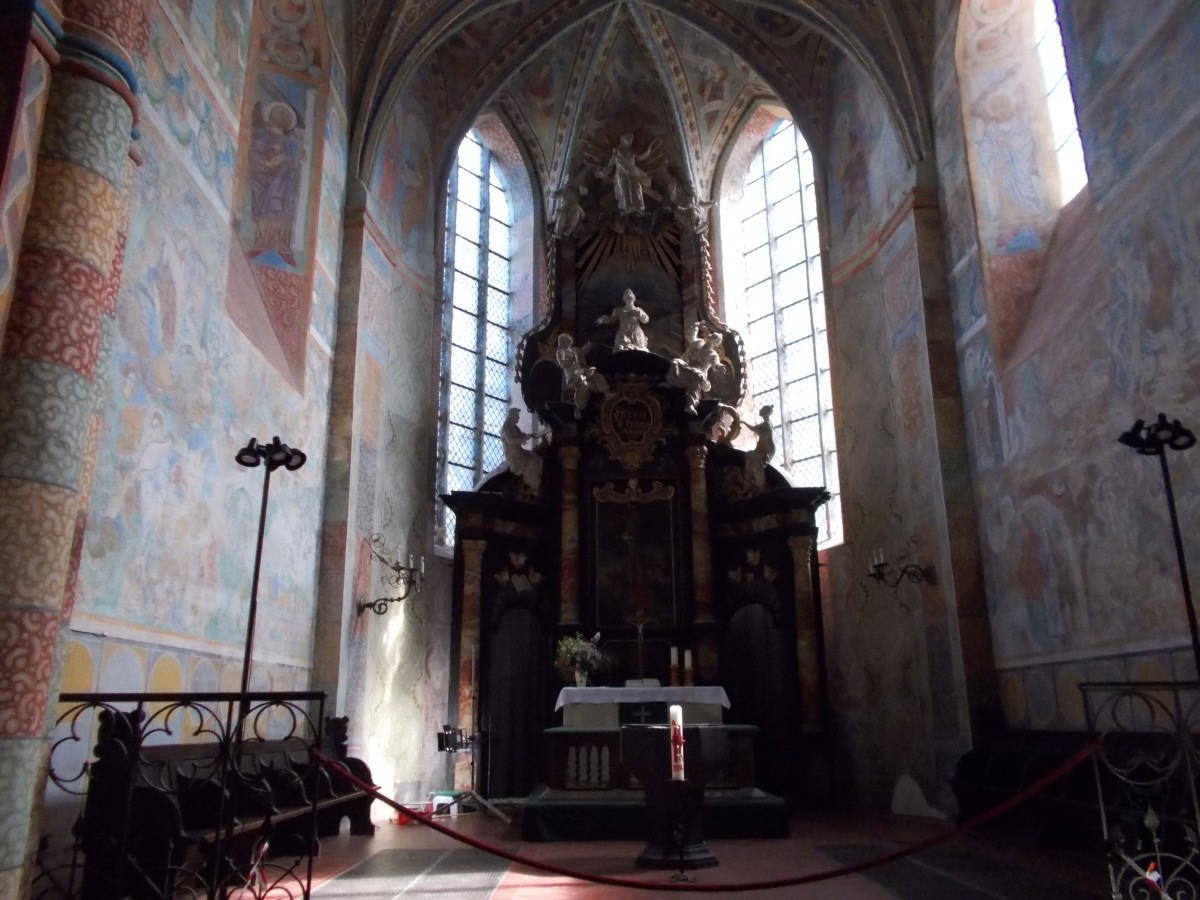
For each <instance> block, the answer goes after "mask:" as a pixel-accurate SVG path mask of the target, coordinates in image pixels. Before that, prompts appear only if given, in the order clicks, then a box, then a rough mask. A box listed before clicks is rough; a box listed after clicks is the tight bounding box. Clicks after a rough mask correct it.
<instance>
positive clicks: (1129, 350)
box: [0, 0, 1200, 897]
mask: <svg viewBox="0 0 1200 900" xmlns="http://www.w3.org/2000/svg"><path fill="white" fill-rule="evenodd" d="M0 23H3V27H2V28H0V42H2V43H3V44H4V46H5V47H6V48H7V51H8V52H6V53H4V54H3V55H2V56H0V84H2V85H3V91H2V92H0V96H3V97H4V98H5V101H6V102H4V103H0V136H2V137H3V142H4V143H3V150H4V153H5V162H4V170H3V179H2V181H0V201H2V202H3V210H2V215H3V224H2V226H0V227H2V229H3V231H2V234H3V243H2V245H0V521H2V522H3V528H2V529H0V530H2V531H3V535H4V538H3V540H2V541H0V823H2V827H0V897H19V896H28V895H29V893H28V892H29V882H30V879H31V878H32V877H33V873H34V872H35V869H37V862H36V860H37V858H38V856H39V853H46V852H49V851H48V850H47V848H49V849H50V850H54V849H55V848H65V847H67V846H68V845H70V844H71V842H72V840H73V838H72V834H71V828H70V823H71V816H72V815H75V814H77V813H76V812H72V810H77V807H76V806H72V802H73V801H71V800H70V799H68V795H69V794H70V791H64V789H63V786H62V784H60V783H59V778H58V776H61V775H62V773H63V769H62V768H61V766H58V765H57V764H56V763H55V761H54V759H53V758H52V757H53V755H54V752H55V750H56V749H57V748H59V747H60V746H61V745H62V742H63V740H64V739H65V738H66V736H67V732H69V731H71V728H70V727H68V726H67V725H66V724H64V719H63V718H62V716H63V713H64V710H65V709H66V707H67V704H66V702H65V701H63V700H61V699H60V697H61V696H62V695H73V696H78V695H87V694H108V695H130V696H132V695H152V696H156V697H158V699H157V700H154V701H152V702H151V705H150V706H149V707H147V708H148V709H149V710H151V711H152V710H154V709H156V708H159V707H155V706H153V703H158V704H160V707H161V705H162V704H163V703H167V701H166V700H165V699H164V698H163V697H161V696H159V695H166V694H185V693H190V694H220V693H222V692H226V693H232V692H240V693H241V694H243V695H245V694H246V693H247V692H248V691H249V692H252V693H253V692H259V693H262V694H264V695H265V694H280V695H282V694H288V695H304V696H309V697H311V696H314V695H316V694H317V693H319V694H322V695H323V701H322V706H321V710H322V713H323V715H324V716H329V717H338V719H339V721H340V722H341V727H342V728H344V734H343V735H342V736H341V738H342V743H341V747H342V750H343V751H344V753H343V755H345V754H348V755H349V757H352V758H354V759H355V760H358V761H361V763H362V764H364V765H365V766H366V767H368V768H366V769H364V770H363V771H365V772H367V774H368V775H369V780H370V781H371V782H372V783H373V784H375V785H378V786H379V789H380V792H381V793H382V794H383V795H385V796H386V797H388V798H391V799H392V800H395V801H398V802H399V803H402V804H409V803H418V802H421V803H423V802H424V800H425V798H427V797H428V796H429V795H430V794H431V793H433V792H437V791H445V790H457V791H466V792H468V793H470V794H473V795H475V796H478V797H480V798H481V799H483V800H486V801H488V802H489V803H495V804H498V805H499V807H500V808H502V809H504V810H506V811H508V812H509V813H510V814H513V815H515V816H520V815H521V814H522V813H523V812H524V813H525V815H526V817H527V818H526V822H525V825H526V827H527V831H526V837H529V830H528V829H529V828H530V827H532V826H531V825H530V823H531V822H534V821H535V816H536V815H542V816H543V818H541V819H536V821H537V822H538V823H539V824H538V825H537V827H538V828H542V829H545V831H546V832H547V833H549V832H553V831H555V830H556V829H558V828H568V829H569V828H570V827H571V825H570V822H571V819H570V817H569V816H567V817H559V818H556V817H555V814H554V813H553V812H545V811H543V812H542V813H535V810H536V809H538V806H537V803H536V802H535V800H534V798H537V797H545V796H547V794H546V792H547V791H549V792H550V793H551V794H554V796H555V797H557V798H560V799H561V797H562V796H565V795H571V796H573V797H575V798H576V799H578V798H581V797H584V796H585V795H586V796H591V795H593V794H598V793H602V792H603V790H617V791H620V790H626V791H628V790H636V791H640V786H641V783H642V782H641V779H640V778H639V777H638V776H636V775H631V774H630V771H631V770H630V769H629V768H628V767H626V766H625V764H624V762H625V761H624V759H623V758H622V753H623V750H622V746H623V745H622V743H621V741H622V740H624V739H623V738H621V737H620V735H621V734H622V733H623V732H624V731H625V729H624V728H623V727H622V726H626V725H630V724H631V723H636V722H641V724H646V723H647V721H648V718H649V719H653V720H654V721H655V722H658V723H660V724H662V725H664V726H665V723H666V722H667V718H666V715H667V714H666V706H665V704H664V703H661V702H659V701H662V700H663V699H664V698H666V699H668V700H669V701H670V702H672V703H674V702H676V700H675V699H672V698H675V697H690V698H693V700H694V699H695V698H699V697H704V698H708V699H705V700H704V701H703V702H704V704H709V705H711V706H712V707H713V708H714V709H715V713H714V712H713V711H712V710H710V709H709V707H708V706H703V708H701V705H697V706H696V711H697V714H698V715H700V716H701V719H700V721H704V722H709V723H711V724H712V725H714V726H715V727H714V728H713V729H712V730H711V731H709V732H705V734H710V735H715V736H716V737H714V738H712V739H711V740H712V741H713V742H715V743H713V744H712V746H714V747H717V749H715V750H713V751H712V752H713V753H718V751H719V753H723V754H725V755H724V756H721V757H720V759H721V760H723V761H718V762H714V760H715V759H717V757H715V756H713V757H710V756H708V755H705V756H704V765H705V766H706V768H705V776H704V777H705V778H706V779H708V780H709V787H710V788H711V789H712V790H710V800H711V798H712V797H714V796H716V795H717V794H718V793H719V792H720V790H721V789H723V788H722V786H723V787H724V788H728V789H729V790H731V791H733V790H735V789H736V790H750V789H753V790H755V791H757V794H756V796H764V797H767V798H770V799H772V800H773V801H777V803H778V806H777V807H774V806H772V807H770V808H761V809H750V808H746V809H743V808H742V807H738V808H737V809H736V810H734V809H733V808H732V807H731V808H730V810H731V811H730V812H728V814H727V815H726V816H725V817H724V819H723V821H725V822H726V823H727V824H728V823H734V822H741V821H743V819H744V820H745V822H754V823H761V822H762V821H764V820H766V819H767V818H769V817H770V816H772V815H774V814H775V812H777V810H778V809H783V810H785V812H784V816H785V819H786V816H787V812H786V811H788V810H791V811H794V810H797V809H806V808H810V809H818V808H819V809H831V808H835V809H847V808H849V809H856V810H861V811H866V812H870V813H872V814H874V813H903V814H906V815H915V816H917V817H923V818H925V819H928V820H930V821H932V822H953V821H955V820H957V819H959V818H961V817H962V816H963V815H964V814H965V813H966V812H969V811H970V810H972V809H976V806H973V805H972V804H976V803H977V801H978V799H979V798H978V797H977V796H974V797H973V796H971V795H969V794H966V793H964V791H963V788H962V785H963V779H964V778H965V777H966V776H964V772H965V771H967V770H966V769H965V768H964V765H966V763H964V761H968V762H970V761H974V764H975V766H976V768H977V769H981V768H987V765H988V762H987V761H988V760H994V759H997V758H999V757H1000V756H1001V755H1005V754H1007V756H1006V757H1005V758H1007V759H1010V760H1011V759H1013V758H1015V757H1014V754H1015V755H1016V756H1020V755H1021V754H1025V756H1024V757H1023V758H1026V759H1028V758H1032V756H1033V755H1034V754H1035V753H1044V752H1046V751H1047V748H1050V749H1051V750H1056V749H1057V750H1061V749H1062V748H1066V747H1076V746H1078V745H1079V744H1080V743H1082V742H1083V741H1084V740H1085V739H1086V737H1087V735H1088V734H1089V733H1090V732H1091V731H1093V730H1094V727H1095V726H1096V722H1097V719H1096V717H1095V716H1094V714H1093V713H1094V710H1093V709H1092V708H1091V707H1090V705H1089V702H1090V701H1089V699H1088V698H1089V696H1091V695H1089V693H1088V688H1087V687H1086V686H1087V685H1096V684H1104V685H1127V684H1155V685H1158V688H1157V689H1158V690H1160V691H1167V692H1170V691H1171V690H1177V689H1178V688H1179V686H1181V685H1187V684H1189V683H1194V682H1195V681H1196V680H1197V676H1198V672H1197V661H1198V660H1200V641H1198V640H1197V625H1196V620H1195V612H1194V609H1193V607H1192V601H1191V594H1190V585H1189V582H1188V575H1187V571H1188V564H1189V563H1190V567H1191V569H1192V570H1193V571H1200V555H1198V554H1200V549H1197V548H1198V547H1200V536H1198V535H1197V534H1196V529H1195V527H1194V526H1195V525H1196V523H1198V522H1200V463H1198V460H1200V452H1196V451H1193V452H1187V451H1189V450H1191V449H1192V446H1193V445H1194V443H1195V438H1194V435H1193V433H1192V431H1191V429H1195V428H1197V427H1200V302H1198V300H1197V298H1198V297H1200V179H1198V180H1196V181H1193V180H1191V178H1192V177H1193V176H1195V175H1196V174H1197V162H1196V160H1198V159H1200V127H1197V126H1198V124H1200V5H1198V4H1196V3H1193V2H1190V0H1147V2H1143V3H1136V4H1131V3H1119V4H1118V3H1096V2H1088V0H1057V2H1053V0H906V2H892V0H447V2H440V3H432V2H426V0H404V2H383V0H257V2H256V0H13V2H10V3H7V4H4V10H3V11H2V12H0ZM1189 173H1190V174H1189ZM285 294H286V295H287V296H284V295H285ZM1189 297H1190V298H1192V299H1190V300H1189V299H1188V298H1189ZM1147 422H1149V423H1150V424H1149V425H1147V424H1146V423H1147ZM260 464H261V465H260ZM593 634H596V635H598V638H596V639H595V640H591V641H589V640H588V639H589V638H591V636H592V635H593ZM576 635H579V636H580V637H581V639H582V642H583V643H585V644H589V645H590V646H591V650H588V649H587V647H586V646H585V647H584V649H583V650H581V651H579V652H581V653H584V654H585V655H587V654H590V655H589V656H588V659H587V662H586V663H584V662H580V661H577V660H576V659H575V658H574V657H564V656H563V655H562V653H561V652H559V648H560V647H561V646H562V645H561V644H560V641H561V639H563V638H571V637H574V636H576ZM585 672H586V677H587V685H586V686H585V683H584V674H585ZM577 679H578V680H577ZM625 685H630V687H631V688H632V687H636V686H639V685H641V686H644V687H645V688H646V689H647V690H651V692H652V693H653V690H654V689H664V690H660V691H659V693H657V694H654V695H653V698H652V701H648V702H645V703H643V704H642V705H640V706H638V707H637V708H636V709H632V708H631V709H626V706H627V705H628V704H625V703H622V704H620V707H619V709H618V705H617V704H616V703H615V702H614V703H613V704H612V706H613V709H612V710H610V711H605V710H602V709H601V708H600V707H599V706H597V707H594V708H593V707H588V708H587V709H584V708H583V707H582V706H572V705H571V703H572V701H571V700H570V698H571V697H575V698H580V697H584V696H585V694H584V693H574V694H572V693H571V692H572V691H576V692H579V691H583V692H586V691H588V690H592V689H596V690H600V689H602V688H617V687H623V686H625ZM1081 685H1082V686H1084V687H1082V688H1081ZM1171 686H1174V687H1171ZM564 689H565V693H564ZM671 691H691V692H693V693H682V694H675V693H671ZM713 691H718V693H717V694H713V693H712V692H713ZM597 696H599V695H597ZM605 696H610V695H605ZM713 696H717V697H719V698H721V699H720V700H719V701H717V702H715V703H713V702H712V701H711V698H712V697H713ZM563 697H567V698H568V700H567V705H566V706H565V708H564V709H561V710H560V709H558V708H556V702H558V703H559V705H562V700H563ZM578 702H579V703H589V702H592V701H583V700H580V701H578ZM684 702H687V701H686V700H685V701H684ZM1169 705H1170V704H1169V703H1168V704H1167V706H1169ZM1185 705H1186V704H1185ZM242 708H243V711H244V710H245V705H244V704H243V707H242ZM230 709H231V710H232V709H233V706H232V704H231V705H230ZM1191 709H1193V708H1189V712H1188V714H1189V715H1190V714H1192V713H1191ZM607 712H611V713H612V719H611V720H609V719H605V720H604V722H603V723H602V724H600V725H597V724H596V723H597V721H599V720H596V719H592V718H588V716H589V715H592V714H595V715H601V714H604V715H607ZM692 712H693V710H692V709H691V708H689V709H688V715H689V716H690V715H691V714H692ZM1109 715H1111V716H1114V717H1115V715H1116V714H1115V713H1112V712H1111V711H1110V713H1109ZM151 716H152V717H153V712H151ZM705 716H711V717H710V718H704V717H705ZM573 717H574V718H573ZM97 721H100V720H97ZM694 721H695V720H691V721H685V726H687V725H693V724H694ZM1141 722H1142V725H1145V721H1144V720H1141ZM109 724H111V723H109ZM97 727H100V728H104V727H108V725H106V724H105V723H104V722H103V721H101V723H100V725H99V726H98V725H97V724H96V721H93V720H92V719H87V720H86V728H87V729H91V730H88V731H86V733H85V734H84V735H83V736H82V738H80V737H79V736H77V735H76V736H75V739H76V740H82V741H83V742H84V743H85V744H86V743H94V742H95V741H96V731H95V729H96V728H97ZM200 730H201V729H196V732H195V733H193V734H190V735H189V734H181V735H180V736H178V741H180V742H182V743H184V744H186V743H188V742H189V741H194V740H198V738H197V737H196V735H197V734H198V733H199V731H200ZM698 733H699V732H697V734H698ZM448 735H453V741H454V743H455V746H454V747H452V748H449V749H454V750H457V751H458V752H446V750H447V749H448V748H447V747H446V742H447V741H448V740H451V738H449V737H448ZM689 735H690V733H689ZM160 737H161V736H160ZM173 739H175V738H174V737H173ZM708 740H709V738H705V739H704V740H701V739H700V738H698V737H697V738H695V739H692V738H691V737H690V736H689V738H688V744H687V746H688V747H689V749H688V753H689V754H692V753H694V754H696V759H697V760H699V759H700V754H701V753H702V752H703V753H705V754H708V752H709V750H708V749H705V748H708V747H709V746H710V745H709V744H705V742H704V741H708ZM693 744H694V747H693ZM717 745H719V746H717ZM97 746H99V745H97ZM665 746H666V745H665V744H664V747H665ZM625 750H626V751H628V747H625ZM681 752H682V751H681ZM664 753H665V751H664ZM80 759H81V760H82V759H86V751H85V753H84V756H83V757H81V758H80ZM688 761H689V765H690V764H691V761H692V757H691V756H689V757H688ZM631 765H632V764H631ZM664 765H665V763H664ZM94 771H99V769H96V770H94ZM548 785H549V787H547V786H548ZM647 789H648V788H647ZM572 791H574V792H575V793H574V794H572ZM554 792H557V793H556V794H555V793H554ZM88 802H89V803H90V802H92V800H91V798H89V801H88ZM97 802H98V801H97ZM705 802H708V801H705ZM555 808H557V807H555ZM374 810H375V815H376V816H377V817H378V816H387V815H389V814H392V811H391V810H389V809H387V808H386V807H385V806H383V804H382V803H379V802H376V804H375V807H374ZM764 810H765V811H764ZM976 811H977V809H976ZM352 821H353V819H352ZM706 821H707V820H706ZM564 823H566V824H564ZM1197 824H1198V825H1200V823H1197ZM614 827H618V826H614ZM729 827H734V826H733V825H729ZM746 827H747V828H751V827H752V826H750V825H747V826H746ZM753 827H758V826H757V825H756V826H753ZM782 827H783V828H784V830H786V827H787V825H786V821H785V822H784V825H783V826H782ZM543 836H544V837H545V836H546V835H543ZM758 836H760V837H761V836H762V835H761V834H760V835H758ZM550 839H553V838H550ZM64 852H65V850H64ZM93 855H95V854H93ZM1137 858H1140V857H1137ZM1139 871H1140V872H1141V874H1142V875H1143V876H1144V875H1145V869H1144V863H1143V869H1142V870H1139ZM1194 874H1195V875H1196V876H1197V877H1198V878H1200V872H1196V873H1194Z"/></svg>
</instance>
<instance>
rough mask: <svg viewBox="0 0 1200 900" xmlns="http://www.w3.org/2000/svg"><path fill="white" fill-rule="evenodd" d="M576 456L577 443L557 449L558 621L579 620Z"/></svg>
mask: <svg viewBox="0 0 1200 900" xmlns="http://www.w3.org/2000/svg"><path fill="white" fill-rule="evenodd" d="M579 456H580V451H579V448H578V447H571V446H568V445H564V446H562V447H560V448H559V450H558V459H559V463H560V464H561V466H562V529H561V532H560V534H561V539H562V551H561V552H562V556H561V559H560V560H559V571H560V583H559V602H560V606H559V614H558V624H560V625H578V624H579Z"/></svg>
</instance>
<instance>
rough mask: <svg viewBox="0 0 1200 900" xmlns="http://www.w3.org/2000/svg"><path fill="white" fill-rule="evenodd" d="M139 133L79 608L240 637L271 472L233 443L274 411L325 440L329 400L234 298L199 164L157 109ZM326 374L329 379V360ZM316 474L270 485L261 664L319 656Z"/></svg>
mask: <svg viewBox="0 0 1200 900" xmlns="http://www.w3.org/2000/svg"><path fill="white" fill-rule="evenodd" d="M141 145H142V152H143V154H144V156H145V163H144V165H143V166H141V167H140V168H139V169H138V170H137V171H136V174H135V178H134V194H133V197H132V199H131V207H130V222H129V239H128V244H127V252H126V258H125V277H124V281H123V284H122V290H121V295H120V299H119V301H118V306H117V318H116V326H115V329H114V333H113V336H112V340H111V344H110V347H109V353H108V355H107V360H106V366H107V368H106V371H105V372H104V373H102V378H101V385H102V390H103V403H102V411H103V416H102V422H103V431H102V433H101V435H100V437H99V444H100V446H101V447H105V448H108V452H107V453H103V454H101V455H100V457H99V459H98V461H97V465H96V471H95V481H94V486H93V489H92V495H91V498H92V499H91V507H90V509H89V510H88V524H87V531H86V536H85V542H84V548H83V554H82V560H81V563H80V579H79V583H80V597H79V601H78V604H77V607H76V613H75V617H74V619H73V622H72V624H73V627H75V628H76V629H77V630H97V631H100V632H101V633H105V634H108V635H110V636H113V637H114V638H118V637H121V638H135V639H138V640H143V641H145V640H150V641H154V642H156V643H160V644H164V645H167V646H174V647H181V648H188V649H191V650H204V651H207V652H210V653H212V652H229V653H232V652H233V648H237V647H239V646H240V644H241V642H242V640H243V638H244V633H245V626H246V612H245V610H246V609H247V598H248V596H249V582H250V573H251V568H252V565H253V553H252V550H251V549H250V548H251V546H252V541H251V537H250V536H252V535H253V534H254V532H255V530H256V528H257V519H258V495H259V493H260V491H261V483H262V482H261V476H259V475H258V473H259V470H254V471H253V472H252V471H250V470H244V469H241V468H240V467H238V466H237V465H236V464H235V463H234V462H233V458H232V454H233V453H234V451H235V450H236V449H237V448H238V447H239V446H241V445H242V444H243V443H244V442H245V440H246V438H247V437H248V436H249V434H250V433H254V431H256V430H257V426H256V425H255V424H254V423H261V422H263V421H267V422H271V423H277V425H276V427H278V428H279V429H280V431H281V433H282V434H283V435H285V439H286V440H288V441H289V443H293V444H294V445H296V446H300V447H302V448H304V449H306V450H308V451H310V452H312V453H314V454H315V452H316V451H317V450H318V449H319V447H320V441H321V440H322V439H323V422H324V419H323V416H324V412H323V410H322V409H321V408H320V404H314V403H311V402H304V401H303V400H302V399H301V398H299V397H296V396H295V395H294V394H293V393H292V392H291V391H290V390H289V391H283V392H281V391H279V390H278V389H277V388H276V389H272V385H278V380H277V379H276V377H275V376H274V374H273V373H272V372H271V371H270V370H269V369H267V368H265V366H264V364H263V362H262V360H261V357H260V356H259V354H258V353H256V352H254V351H252V350H250V349H249V348H248V346H247V345H246V344H245V342H244V341H243V340H242V339H241V337H240V336H239V334H238V333H237V332H236V330H234V329H233V328H232V327H231V326H230V323H229V320H228V319H227V318H226V317H225V316H224V315H223V314H222V312H221V285H222V284H223V281H224V271H223V270H224V262H225V259H226V251H227V246H226V244H225V242H224V241H223V240H222V239H221V236H222V235H228V233H229V232H228V230H227V229H225V228H223V227H222V226H223V223H224V221H225V219H224V215H223V214H222V212H221V211H220V210H218V209H214V207H213V206H212V205H211V204H210V203H209V202H208V201H207V200H206V199H205V196H204V194H203V192H202V189H201V188H200V186H199V177H200V173H197V172H194V171H192V170H189V168H188V167H187V166H186V165H185V164H184V162H185V160H181V159H180V157H179V156H178V151H177V149H176V146H177V145H176V143H175V141H174V139H173V138H171V137H166V136H164V135H163V134H161V133H159V132H158V131H157V129H156V128H155V127H153V125H151V126H149V127H147V128H146V129H145V130H144V131H143V136H142V139H141ZM164 235H166V236H167V237H166V239H165V240H164V238H163V236H164ZM195 235H209V236H211V238H212V239H211V240H208V241H196V240H193V237H194V236H195ZM323 367H324V369H326V370H327V369H328V362H327V360H326V361H324V362H323ZM314 381H315V382H316V383H315V385H314V387H319V386H320V385H321V384H322V382H327V375H325V374H321V375H320V377H317V378H314ZM258 437H260V438H267V437H269V436H268V435H264V434H261V433H260V434H258ZM256 476H257V477H256ZM318 481H319V471H318V469H317V467H314V466H312V465H311V464H310V466H308V467H306V468H305V469H302V470H300V472H298V473H295V474H294V475H293V474H292V473H288V478H287V483H286V484H280V485H278V486H277V490H275V491H273V492H272V503H271V509H270V517H269V521H268V527H267V534H266V544H265V546H266V547H267V548H268V549H267V551H266V552H265V555H264V560H263V575H262V581H261V589H260V590H261V598H262V604H261V607H260V618H259V623H258V628H259V633H260V634H269V635H271V636H272V639H271V641H270V642H269V643H267V642H264V645H262V646H261V655H260V656H256V658H260V659H262V660H264V665H268V663H269V662H273V663H274V664H276V665H280V664H286V665H291V666H296V667H302V668H307V667H308V666H309V665H310V663H309V655H310V654H309V647H310V645H311V639H312V635H311V621H312V602H313V601H312V598H313V593H314V580H315V574H316V572H315V569H316V558H315V546H314V541H312V540H297V535H303V534H314V533H315V531H316V526H317V523H318V521H319V513H320V495H319V492H318V491H317V490H316V489H315V486H316V484H317V483H318ZM305 523H307V524H305ZM239 652H240V651H239ZM265 672H266V670H264V677H265Z"/></svg>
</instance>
